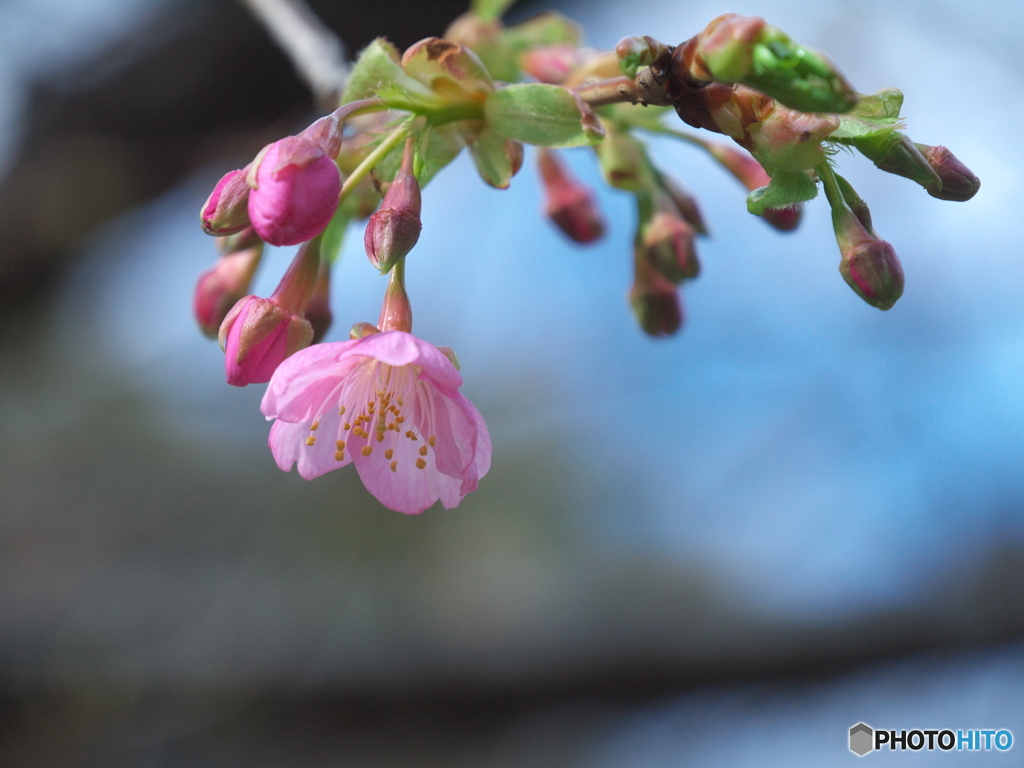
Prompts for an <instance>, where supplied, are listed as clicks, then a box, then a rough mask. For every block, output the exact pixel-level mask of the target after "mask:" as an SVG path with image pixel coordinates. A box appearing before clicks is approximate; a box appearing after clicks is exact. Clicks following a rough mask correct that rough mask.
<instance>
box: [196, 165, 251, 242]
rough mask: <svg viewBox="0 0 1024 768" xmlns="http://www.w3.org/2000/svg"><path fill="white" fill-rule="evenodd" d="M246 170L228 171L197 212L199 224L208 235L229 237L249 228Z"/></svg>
mask: <svg viewBox="0 0 1024 768" xmlns="http://www.w3.org/2000/svg"><path fill="white" fill-rule="evenodd" d="M246 173H247V171H246V170H244V169H243V170H240V171H228V172H227V173H226V174H224V176H223V177H222V178H221V180H220V181H218V182H217V186H215V187H214V188H213V192H211V193H210V196H209V197H208V198H207V200H206V202H205V203H204V204H203V208H202V210H201V211H200V212H199V223H200V224H201V225H202V227H203V231H204V232H205V233H206V234H208V235H229V234H231V233H232V232H238V231H239V230H242V229H245V228H246V227H248V226H249V210H248V207H247V206H248V204H249V185H248V184H246V181H245V175H246Z"/></svg>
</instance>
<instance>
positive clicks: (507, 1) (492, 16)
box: [470, 0, 516, 21]
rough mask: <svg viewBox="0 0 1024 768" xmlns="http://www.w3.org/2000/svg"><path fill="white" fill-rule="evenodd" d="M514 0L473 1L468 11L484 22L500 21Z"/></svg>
mask: <svg viewBox="0 0 1024 768" xmlns="http://www.w3.org/2000/svg"><path fill="white" fill-rule="evenodd" d="M515 1H516V0H473V2H472V4H471V5H470V9H471V10H472V11H473V13H475V14H476V15H477V16H479V17H480V18H481V19H483V20H484V21H495V20H497V19H500V18H501V16H502V14H503V13H505V11H507V10H508V9H509V8H510V7H511V6H512V4H513V3H515Z"/></svg>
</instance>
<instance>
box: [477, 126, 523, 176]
mask: <svg viewBox="0 0 1024 768" xmlns="http://www.w3.org/2000/svg"><path fill="white" fill-rule="evenodd" d="M508 142H509V140H508V139H506V138H505V136H504V135H503V134H501V133H499V132H498V131H497V130H495V129H494V128H492V127H490V126H486V127H484V129H483V130H482V131H480V133H478V134H477V135H476V136H475V137H473V140H472V141H471V142H470V143H469V154H470V155H471V156H472V158H473V164H474V165H475V166H476V170H477V173H479V174H480V178H481V179H483V180H484V182H485V183H486V184H489V185H490V186H492V187H494V188H496V189H507V188H508V185H509V182H510V181H511V180H512V175H513V173H514V172H515V171H516V170H517V169H516V168H513V166H512V156H511V155H510V154H509V147H508ZM520 146H521V145H520Z"/></svg>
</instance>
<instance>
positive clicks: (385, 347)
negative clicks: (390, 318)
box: [353, 331, 462, 390]
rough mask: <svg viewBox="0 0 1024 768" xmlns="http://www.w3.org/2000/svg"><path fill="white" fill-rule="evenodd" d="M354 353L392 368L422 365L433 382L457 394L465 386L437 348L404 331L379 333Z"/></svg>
mask: <svg viewBox="0 0 1024 768" xmlns="http://www.w3.org/2000/svg"><path fill="white" fill-rule="evenodd" d="M359 344H360V346H359V347H358V349H356V350H353V352H355V353H358V354H360V355H368V356H369V357H374V358H376V359H377V360H380V361H381V362H382V363H387V364H388V365H394V366H400V365H418V366H419V367H420V368H421V369H422V371H423V375H424V376H425V377H427V378H429V379H430V380H431V381H433V382H435V383H437V384H439V385H441V386H442V387H447V388H449V389H452V390H455V389H458V388H459V387H461V386H462V376H461V375H460V374H459V372H458V371H457V370H456V369H455V366H454V365H452V361H451V360H449V359H448V358H447V357H445V355H444V353H443V352H441V350H439V349H438V348H437V347H435V346H434V345H433V344H430V343H428V342H426V341H422V340H421V339H417V338H416V337H415V336H413V335H412V334H411V333H405V332H404V331H385V332H384V333H375V334H373V335H371V336H367V337H365V338H363V339H360V341H359Z"/></svg>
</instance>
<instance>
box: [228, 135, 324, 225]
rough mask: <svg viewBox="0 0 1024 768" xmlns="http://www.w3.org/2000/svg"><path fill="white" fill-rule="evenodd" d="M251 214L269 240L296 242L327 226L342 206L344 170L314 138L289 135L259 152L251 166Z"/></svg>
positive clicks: (255, 223) (249, 177)
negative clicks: (342, 172) (340, 201)
mask: <svg viewBox="0 0 1024 768" xmlns="http://www.w3.org/2000/svg"><path fill="white" fill-rule="evenodd" d="M248 180H249V186H250V187H252V192H251V193H250V194H249V219H250V220H251V221H252V226H253V228H254V229H255V230H256V232H257V233H258V234H259V236H260V237H261V238H263V239H264V240H265V241H266V242H268V243H270V244H271V245H295V244H297V243H301V242H304V241H306V240H310V239H311V238H313V237H316V236H317V235H318V234H320V233H321V232H323V231H324V229H325V228H326V227H327V225H328V224H329V223H330V221H331V217H332V216H334V211H335V210H336V209H337V207H338V193H339V192H340V191H341V175H340V174H339V172H338V166H337V165H335V163H334V160H332V159H331V158H330V157H328V156H327V154H326V153H325V152H324V150H323V149H321V148H320V147H318V146H317V145H316V144H314V143H313V142H312V141H310V140H308V139H304V138H302V137H300V136H288V137H286V138H284V139H281V140H279V141H275V142H274V143H273V144H270V145H268V146H267V147H265V148H264V149H263V151H262V152H260V154H259V156H257V158H256V160H255V161H253V167H252V169H251V170H250V171H249V176H248Z"/></svg>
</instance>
